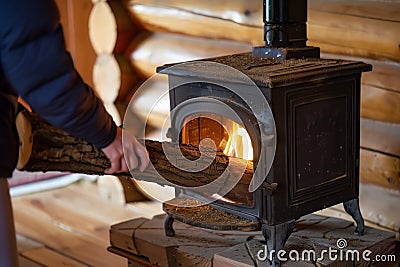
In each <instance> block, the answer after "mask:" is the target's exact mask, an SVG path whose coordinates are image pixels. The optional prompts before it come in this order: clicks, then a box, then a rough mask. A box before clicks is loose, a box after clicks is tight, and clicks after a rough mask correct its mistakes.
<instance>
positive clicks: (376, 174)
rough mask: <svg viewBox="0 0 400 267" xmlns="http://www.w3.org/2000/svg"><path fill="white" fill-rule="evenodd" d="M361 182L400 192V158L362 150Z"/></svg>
mask: <svg viewBox="0 0 400 267" xmlns="http://www.w3.org/2000/svg"><path fill="white" fill-rule="evenodd" d="M360 154H361V155H360V180H361V182H363V183H368V184H375V185H378V186H381V187H385V188H388V189H394V190H398V191H400V158H398V157H393V156H388V155H385V154H382V153H379V152H376V151H371V150H367V149H361V151H360Z"/></svg>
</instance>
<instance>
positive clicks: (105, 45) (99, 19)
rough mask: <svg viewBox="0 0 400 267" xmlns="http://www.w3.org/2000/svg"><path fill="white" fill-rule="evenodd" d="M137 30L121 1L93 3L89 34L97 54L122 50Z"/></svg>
mask: <svg viewBox="0 0 400 267" xmlns="http://www.w3.org/2000/svg"><path fill="white" fill-rule="evenodd" d="M81 26H82V25H81ZM137 30H138V27H137V26H135V24H134V23H133V22H132V20H131V18H130V16H129V14H128V12H127V10H126V9H125V8H124V6H123V5H122V3H121V1H98V2H96V3H95V4H94V6H93V9H92V11H91V13H90V17H89V36H90V41H91V43H92V45H93V48H94V50H95V51H96V53H97V54H98V55H99V54H101V53H112V52H114V53H120V52H123V51H124V50H125V49H126V47H127V46H128V45H129V43H130V42H131V39H132V37H133V35H134V33H135V32H136V31H137Z"/></svg>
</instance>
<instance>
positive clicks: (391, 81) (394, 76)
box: [321, 53, 400, 92]
mask: <svg viewBox="0 0 400 267" xmlns="http://www.w3.org/2000/svg"><path fill="white" fill-rule="evenodd" d="M321 57H322V58H332V59H335V58H340V59H344V60H350V61H363V62H365V63H367V64H371V65H372V71H369V72H364V73H363V74H362V76H361V82H362V84H364V85H369V86H375V87H378V88H381V89H386V90H390V91H397V92H400V79H398V74H399V73H400V63H398V62H394V61H387V60H373V59H368V58H361V57H352V56H348V55H347V56H346V55H338V54H329V53H322V54H321Z"/></svg>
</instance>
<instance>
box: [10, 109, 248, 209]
mask: <svg viewBox="0 0 400 267" xmlns="http://www.w3.org/2000/svg"><path fill="white" fill-rule="evenodd" d="M16 126H17V130H18V134H19V138H20V157H19V160H18V165H17V168H18V169H20V170H26V171H55V170H57V171H68V172H78V173H85V174H98V175H102V174H104V170H105V169H106V168H108V167H109V166H110V162H109V160H108V158H107V157H106V156H105V155H104V153H103V152H102V151H101V150H98V149H97V148H96V147H94V146H93V145H91V144H89V143H88V142H86V141H83V140H81V139H78V138H75V137H73V136H71V135H69V134H67V133H66V132H64V131H62V130H59V129H57V128H55V127H53V126H51V125H49V124H48V123H46V122H44V121H43V120H41V119H40V118H39V117H38V116H37V115H35V114H32V113H28V112H25V111H24V112H21V113H19V114H18V116H17V121H16ZM145 143H146V148H147V150H148V152H149V155H150V160H151V162H152V165H153V166H154V169H152V168H149V169H147V170H146V171H144V172H143V173H141V172H139V171H134V172H133V173H132V174H133V175H134V177H135V178H136V179H138V180H145V181H152V182H157V183H158V184H163V181H162V180H160V179H159V175H161V176H162V177H163V178H165V179H166V180H167V181H169V182H172V183H174V184H178V185H181V186H188V187H193V186H201V185H205V184H208V183H210V182H212V181H214V180H215V179H217V178H218V177H219V176H220V175H221V173H222V172H223V171H224V170H225V169H226V167H227V166H228V164H232V165H233V166H234V168H233V169H244V170H245V172H244V174H243V176H242V178H241V181H240V182H239V184H238V185H237V186H236V187H235V189H234V190H233V191H232V192H231V193H230V194H229V195H228V197H229V198H234V199H235V200H236V201H238V202H240V203H250V202H251V201H252V197H251V194H249V193H248V186H249V183H250V180H251V178H252V175H253V163H252V162H251V161H247V160H243V159H238V158H230V157H228V156H225V155H224V154H223V153H222V152H219V151H218V152H217V154H216V157H215V158H214V160H213V161H212V163H211V164H210V166H208V167H207V168H205V169H204V170H202V171H199V172H187V171H184V170H181V169H178V168H176V167H175V166H173V165H172V164H171V163H170V162H169V160H168V159H167V158H166V156H165V154H164V152H163V148H162V143H160V142H157V141H151V140H146V142H145ZM164 145H165V146H166V149H167V150H170V149H174V148H176V147H177V146H178V144H174V143H166V144H164ZM179 147H180V150H181V151H182V154H183V155H184V156H185V157H186V158H187V159H189V160H196V159H198V158H199V157H200V155H201V153H200V151H199V148H198V147H194V146H191V145H180V146H179ZM172 160H173V161H174V160H175V162H176V159H172ZM117 175H118V176H122V177H131V174H129V173H121V174H117ZM232 175H235V173H233V174H232Z"/></svg>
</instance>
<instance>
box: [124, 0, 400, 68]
mask: <svg viewBox="0 0 400 267" xmlns="http://www.w3.org/2000/svg"><path fill="white" fill-rule="evenodd" d="M243 2H244V1H243ZM256 2H257V4H258V5H257V4H256ZM246 4H247V1H246ZM325 4H329V8H327V7H325ZM249 6H250V8H249V12H244V13H243V8H242V6H240V5H234V4H232V6H231V13H230V14H232V15H231V16H229V15H226V13H225V14H224V13H223V12H216V11H213V10H219V11H221V10H223V6H222V7H221V6H220V2H215V1H214V2H213V1H197V2H196V1H185V3H183V1H177V0H167V1H162V2H160V1H156V0H135V1H129V2H128V4H127V7H128V9H129V11H130V13H131V15H132V17H134V18H135V19H136V20H137V21H138V23H139V24H140V25H141V26H142V27H144V28H145V29H147V30H149V31H153V32H174V33H181V34H186V35H192V36H200V37H206V38H211V39H227V40H236V41H241V42H247V43H250V44H252V45H260V44H261V45H262V44H263V29H262V16H261V12H259V11H258V12H257V11H254V10H253V9H255V10H257V7H256V6H258V7H259V9H261V6H260V5H259V1H250V4H249ZM207 7H208V8H207ZM344 9H345V10H346V12H344V13H343V12H341V11H343V10H344ZM375 11H377V12H376V14H375ZM399 12H400V7H399V5H398V4H396V3H390V2H381V1H376V2H372V1H357V2H354V3H352V2H348V1H346V2H345V1H328V0H324V1H320V0H313V1H310V3H309V21H308V38H309V40H310V42H309V44H310V45H315V46H320V47H321V48H322V51H323V52H329V53H337V54H347V55H355V56H363V57H369V58H385V59H391V60H394V61H397V62H400V50H399V48H398V45H399V36H400V20H399V18H398V15H397V14H398V13H399ZM221 14H223V15H221ZM243 14H254V16H250V17H249V18H247V19H242V18H243V17H246V16H245V15H243ZM255 14H257V15H255ZM365 14H368V16H365ZM236 18H237V19H236Z"/></svg>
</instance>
